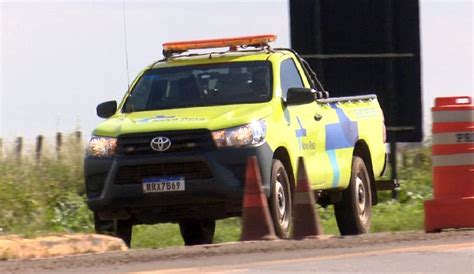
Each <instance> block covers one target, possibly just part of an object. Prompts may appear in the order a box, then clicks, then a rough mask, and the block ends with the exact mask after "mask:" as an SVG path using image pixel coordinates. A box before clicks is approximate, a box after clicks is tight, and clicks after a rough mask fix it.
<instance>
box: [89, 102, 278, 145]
mask: <svg viewBox="0 0 474 274" xmlns="http://www.w3.org/2000/svg"><path fill="white" fill-rule="evenodd" d="M272 112H273V108H272V105H271V104H270V103H261V104H243V105H224V106H209V107H196V108H181V109H166V110H154V111H142V112H134V113H123V114H122V113H121V114H116V115H114V116H112V117H111V118H109V119H107V120H106V121H104V122H103V123H101V124H100V125H99V126H98V127H97V128H96V129H95V130H94V132H93V134H94V135H99V136H110V137H116V136H119V135H121V134H129V133H143V132H154V131H170V130H189V129H203V128H204V129H209V130H216V129H223V128H230V127H235V126H239V125H244V124H248V123H251V122H252V121H255V120H259V119H262V118H265V117H267V116H270V115H271V114H272Z"/></svg>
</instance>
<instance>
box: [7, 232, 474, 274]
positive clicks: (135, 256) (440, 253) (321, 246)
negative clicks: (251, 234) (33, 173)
mask: <svg viewBox="0 0 474 274" xmlns="http://www.w3.org/2000/svg"><path fill="white" fill-rule="evenodd" d="M9 272H21V273H39V272H52V273H65V272H67V273H73V272H76V273H92V272H94V273H124V272H129V273H130V272H132V273H140V274H149V273H209V272H213V273H235V272H243V273H269V272H280V273H315V272H319V273H324V272H372V273H384V272H385V273H386V272H409V273H413V272H417V273H429V272H433V273H474V230H458V231H450V232H443V233H435V234H425V233H422V232H404V233H380V234H369V235H364V236H353V237H325V238H323V239H310V240H304V241H273V242H246V243H230V244H221V245H209V246H200V247H178V248H165V249H139V250H130V251H127V252H113V253H105V254H92V255H81V256H72V257H64V258H55V259H44V260H34V261H7V262H6V261H4V262H0V273H9Z"/></svg>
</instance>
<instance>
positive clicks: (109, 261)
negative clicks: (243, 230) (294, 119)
mask: <svg viewBox="0 0 474 274" xmlns="http://www.w3.org/2000/svg"><path fill="white" fill-rule="evenodd" d="M452 239H456V240H460V241H465V242H472V241H474V230H456V231H448V232H443V233H433V234H426V233H424V232H396V233H375V234H368V235H362V236H350V237H331V236H325V237H323V238H322V239H308V240H304V241H289V240H283V241H268V242H267V241H263V242H262V241H260V242H243V243H225V244H217V245H206V246H195V247H173V248H162V249H136V250H128V251H125V252H107V253H102V254H87V255H78V256H67V257H61V258H51V259H42V260H20V261H18V260H16V261H15V260H13V261H0V272H2V273H5V272H23V271H25V270H28V271H32V272H35V271H36V272H37V271H46V270H61V269H67V268H94V267H104V266H114V265H115V266H120V265H126V264H129V263H147V262H156V261H164V260H178V259H181V258H199V257H209V256H219V255H228V254H249V253H267V252H273V251H285V250H288V251H289V250H303V249H327V248H353V247H360V246H370V245H384V244H388V243H397V242H407V241H417V242H420V243H423V242H424V241H433V240H439V241H442V240H452Z"/></svg>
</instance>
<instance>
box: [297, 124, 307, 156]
mask: <svg viewBox="0 0 474 274" xmlns="http://www.w3.org/2000/svg"><path fill="white" fill-rule="evenodd" d="M296 120H298V124H299V125H300V128H299V129H297V130H295V133H296V138H298V143H299V144H300V150H301V149H303V141H302V140H301V138H303V137H306V129H305V128H304V127H303V124H302V123H301V121H300V117H298V116H296Z"/></svg>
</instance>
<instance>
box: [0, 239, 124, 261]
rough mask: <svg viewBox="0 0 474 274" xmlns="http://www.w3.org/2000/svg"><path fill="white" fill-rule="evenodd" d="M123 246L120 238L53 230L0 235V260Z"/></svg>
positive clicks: (69, 253) (68, 253)
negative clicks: (54, 232)
mask: <svg viewBox="0 0 474 274" xmlns="http://www.w3.org/2000/svg"><path fill="white" fill-rule="evenodd" d="M127 249H128V248H127V247H126V246H125V244H124V243H123V241H122V240H119V239H117V238H114V237H110V236H104V235H96V234H57V235H50V236H45V237H38V238H34V239H29V238H24V237H20V236H18V235H5V236H0V260H25V259H43V258H50V257H59V256H68V255H77V254H85V253H103V252H109V251H126V250H127Z"/></svg>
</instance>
